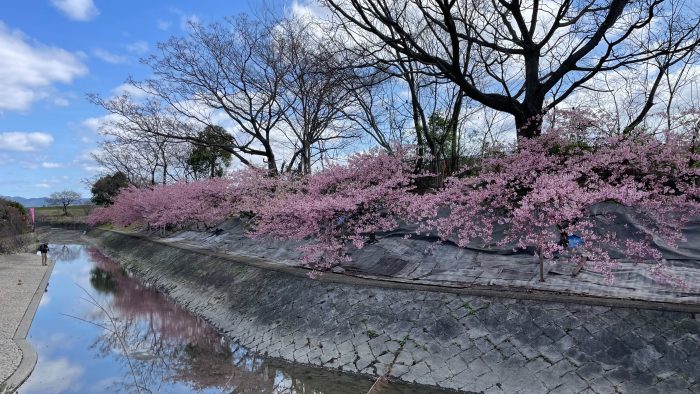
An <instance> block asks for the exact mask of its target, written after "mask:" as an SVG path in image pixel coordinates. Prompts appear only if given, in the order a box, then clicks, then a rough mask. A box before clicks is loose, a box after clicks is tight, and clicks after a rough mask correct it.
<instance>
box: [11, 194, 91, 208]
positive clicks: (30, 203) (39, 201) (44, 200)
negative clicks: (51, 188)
mask: <svg viewBox="0 0 700 394" xmlns="http://www.w3.org/2000/svg"><path fill="white" fill-rule="evenodd" d="M0 197H2V198H4V199H7V200H10V201H15V202H18V203H20V204H22V205H24V206H25V207H27V208H31V207H35V208H36V207H45V206H47V205H49V203H48V200H49V198H48V197H34V198H24V197H9V196H0ZM89 203H90V199H89V198H81V199H80V200H79V201H76V202H74V203H73V204H71V205H84V204H89Z"/></svg>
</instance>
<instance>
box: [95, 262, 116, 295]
mask: <svg viewBox="0 0 700 394" xmlns="http://www.w3.org/2000/svg"><path fill="white" fill-rule="evenodd" d="M90 284H91V285H92V287H93V288H94V289H95V290H97V291H98V292H99V293H104V294H110V293H114V292H115V290H116V289H117V285H116V283H114V280H112V274H110V273H109V272H107V271H105V270H103V269H101V268H99V267H94V268H93V269H91V270H90Z"/></svg>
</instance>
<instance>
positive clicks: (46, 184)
mask: <svg viewBox="0 0 700 394" xmlns="http://www.w3.org/2000/svg"><path fill="white" fill-rule="evenodd" d="M34 186H36V187H41V188H44V189H48V188H50V187H51V185H49V184H48V183H37V184H35V185H34Z"/></svg>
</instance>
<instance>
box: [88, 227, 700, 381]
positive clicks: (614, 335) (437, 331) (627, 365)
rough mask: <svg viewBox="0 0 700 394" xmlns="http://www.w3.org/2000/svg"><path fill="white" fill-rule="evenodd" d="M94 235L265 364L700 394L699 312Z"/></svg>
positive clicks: (417, 378) (108, 249)
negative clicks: (562, 298)
mask: <svg viewBox="0 0 700 394" xmlns="http://www.w3.org/2000/svg"><path fill="white" fill-rule="evenodd" d="M90 235H91V236H92V239H93V240H94V242H95V243H96V244H97V245H98V246H99V247H100V248H101V249H102V250H103V251H104V252H105V253H106V254H108V255H109V256H111V257H113V258H115V259H117V260H119V261H121V262H122V263H123V264H125V265H127V266H128V267H129V268H130V270H131V271H133V272H134V273H136V274H137V275H139V276H141V277H142V278H143V279H144V280H145V281H147V282H149V283H152V284H154V285H156V286H157V287H158V288H160V289H161V290H162V291H164V292H165V293H166V294H168V295H169V296H170V297H172V298H173V299H175V300H176V301H177V302H178V303H180V304H182V305H184V306H185V307H187V308H188V309H190V310H191V311H193V312H194V313H196V314H198V315H200V316H202V317H204V318H205V319H207V320H209V321H210V322H211V323H212V324H213V325H214V326H216V327H217V328H219V329H220V330H222V331H223V332H225V333H226V334H227V335H229V336H230V337H231V338H233V339H235V340H237V341H239V342H240V343H241V344H242V345H244V346H247V347H248V348H249V349H251V350H253V351H256V352H258V353H261V354H264V355H267V356H270V357H276V358H282V359H285V360H288V361H292V362H297V363H304V364H312V365H315V366H322V367H325V368H331V369H339V370H342V371H347V372H353V373H362V374H366V375H371V376H377V375H382V374H384V373H386V372H387V371H389V375H390V376H391V377H392V378H394V379H401V380H404V381H407V382H415V383H419V384H426V385H439V386H440V387H446V388H451V389H459V390H464V391H469V392H506V393H513V392H532V393H545V392H575V393H578V392H599V393H608V392H613V391H615V390H617V391H619V392H659V393H671V392H679V391H681V390H685V392H688V390H690V391H691V392H696V393H700V376H699V374H698V371H700V336H699V333H700V318H699V317H698V316H696V315H694V314H691V313H683V312H660V311H652V310H640V309H630V308H610V307H603V306H588V305H576V304H565V303H555V302H542V301H533V300H520V299H508V298H490V297H480V296H469V295H460V294H449V293H440V292H432V291H422V290H414V289H400V288H386V287H369V286H365V285H358V284H353V283H337V282H332V281H328V280H323V279H322V280H313V279H309V278H307V277H305V276H303V275H298V274H295V273H290V272H288V271H285V270H284V269H282V270H275V269H266V268H261V267H259V266H255V264H253V265H250V264H244V263H241V262H236V260H240V261H242V260H241V259H237V258H233V257H232V258H227V257H226V256H222V255H217V254H212V253H208V252H206V251H201V252H200V251H196V250H191V249H186V248H179V247H177V245H175V244H163V243H160V242H154V241H151V240H148V239H143V238H141V237H132V236H130V235H127V234H122V233H117V232H112V231H105V230H93V232H91V234H90ZM390 365H391V368H390Z"/></svg>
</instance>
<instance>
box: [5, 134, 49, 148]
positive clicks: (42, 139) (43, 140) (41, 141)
mask: <svg viewBox="0 0 700 394" xmlns="http://www.w3.org/2000/svg"><path fill="white" fill-rule="evenodd" d="M52 142H53V136H52V135H51V134H47V133H22V132H7V133H0V150H11V151H18V152H33V151H37V150H42V149H46V148H48V147H49V145H51V143H52Z"/></svg>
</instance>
